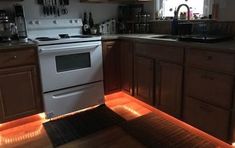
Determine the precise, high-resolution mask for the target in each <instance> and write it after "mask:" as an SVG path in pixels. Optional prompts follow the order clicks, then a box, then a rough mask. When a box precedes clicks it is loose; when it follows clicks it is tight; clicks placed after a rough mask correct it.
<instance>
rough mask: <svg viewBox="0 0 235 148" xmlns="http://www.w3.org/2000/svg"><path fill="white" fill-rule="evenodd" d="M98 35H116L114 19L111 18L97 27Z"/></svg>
mask: <svg viewBox="0 0 235 148" xmlns="http://www.w3.org/2000/svg"><path fill="white" fill-rule="evenodd" d="M99 33H100V34H104V35H107V34H116V33H117V29H116V19H114V18H112V19H109V20H107V21H105V22H103V23H102V24H100V25H99Z"/></svg>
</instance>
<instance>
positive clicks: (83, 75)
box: [39, 41, 103, 92]
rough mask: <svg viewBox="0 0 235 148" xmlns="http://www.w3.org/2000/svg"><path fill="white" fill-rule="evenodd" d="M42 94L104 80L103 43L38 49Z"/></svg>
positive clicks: (74, 44) (84, 43)
mask: <svg viewBox="0 0 235 148" xmlns="http://www.w3.org/2000/svg"><path fill="white" fill-rule="evenodd" d="M39 61H40V69H41V77H42V85H43V92H49V91H54V90H59V89H64V88H68V87H73V86H79V85H84V84H88V83H94V82H98V81H102V80H103V69H102V47H101V42H100V41H96V42H83V43H70V44H60V45H50V46H40V47H39Z"/></svg>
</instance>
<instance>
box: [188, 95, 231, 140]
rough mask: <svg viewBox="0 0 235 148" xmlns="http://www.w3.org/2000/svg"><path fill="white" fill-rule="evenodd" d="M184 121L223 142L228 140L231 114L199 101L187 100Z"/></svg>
mask: <svg viewBox="0 0 235 148" xmlns="http://www.w3.org/2000/svg"><path fill="white" fill-rule="evenodd" d="M184 110H185V112H184V120H185V121H186V122H188V123H189V124H191V125H193V126H195V127H197V128H199V129H201V130H203V131H205V132H207V133H209V134H212V135H213V136H215V137H217V138H220V139H222V140H225V141H227V140H228V129H229V117H230V112H229V111H227V110H223V109H221V108H218V107H215V106H213V105H210V104H207V103H204V102H201V101H199V100H196V99H193V98H190V97H187V98H185V109H184Z"/></svg>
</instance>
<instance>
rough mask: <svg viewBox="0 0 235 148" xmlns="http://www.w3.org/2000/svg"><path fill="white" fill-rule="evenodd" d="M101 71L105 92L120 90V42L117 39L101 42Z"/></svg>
mask: <svg viewBox="0 0 235 148" xmlns="http://www.w3.org/2000/svg"><path fill="white" fill-rule="evenodd" d="M102 44H103V71H104V91H105V94H110V93H112V92H116V91H120V90H121V83H120V75H121V72H120V48H119V47H120V46H119V45H120V44H119V42H118V41H104V42H103V43H102Z"/></svg>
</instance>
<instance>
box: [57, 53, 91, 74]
mask: <svg viewBox="0 0 235 148" xmlns="http://www.w3.org/2000/svg"><path fill="white" fill-rule="evenodd" d="M55 60H56V69H57V72H64V71H70V70H76V69H83V68H89V67H91V58H90V53H89V52H88V53H77V54H70V55H61V56H56V57H55Z"/></svg>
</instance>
